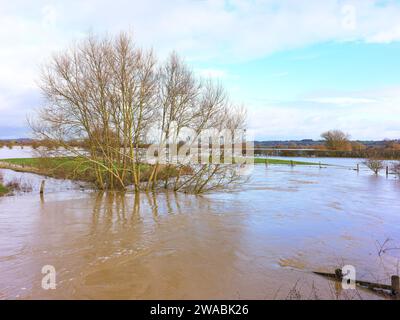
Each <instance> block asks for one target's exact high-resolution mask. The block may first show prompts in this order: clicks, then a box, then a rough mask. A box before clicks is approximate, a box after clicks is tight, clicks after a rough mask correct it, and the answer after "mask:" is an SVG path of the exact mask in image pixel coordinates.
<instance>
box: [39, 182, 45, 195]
mask: <svg viewBox="0 0 400 320" xmlns="http://www.w3.org/2000/svg"><path fill="white" fill-rule="evenodd" d="M45 183H46V180H42V183H41V184H40V194H41V195H43V194H44V185H45Z"/></svg>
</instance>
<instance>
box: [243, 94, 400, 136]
mask: <svg viewBox="0 0 400 320" xmlns="http://www.w3.org/2000/svg"><path fill="white" fill-rule="evenodd" d="M360 96H362V97H363V98H357V97H360ZM344 104H345V105H346V108H343V106H344ZM399 106H400V87H392V88H382V89H380V90H371V91H366V92H347V96H346V97H343V96H340V97H339V96H338V97H332V95H329V94H327V95H326V97H323V96H320V97H318V98H315V99H312V98H310V99H305V100H299V101H291V102H282V103H278V102H275V103H274V102H271V103H257V104H254V105H252V106H251V107H250V112H249V118H250V119H249V120H250V121H249V122H250V126H251V128H252V129H253V130H254V131H255V134H256V137H257V138H258V139H259V140H260V139H276V140H279V139H290V138H293V139H303V138H313V139H318V138H319V133H322V132H324V131H326V130H329V129H341V130H343V131H345V132H348V133H350V134H351V136H352V138H354V139H373V140H376V139H385V138H393V139H394V138H396V139H398V138H399V137H400V117H399V116H398V115H399V113H400V111H399Z"/></svg>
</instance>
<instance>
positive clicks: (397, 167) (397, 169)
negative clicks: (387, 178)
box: [392, 161, 400, 178]
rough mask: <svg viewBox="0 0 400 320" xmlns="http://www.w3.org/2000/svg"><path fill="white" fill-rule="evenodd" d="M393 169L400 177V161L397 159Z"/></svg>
mask: <svg viewBox="0 0 400 320" xmlns="http://www.w3.org/2000/svg"><path fill="white" fill-rule="evenodd" d="M392 171H393V173H394V174H395V175H397V177H399V178H400V161H397V162H396V163H394V164H393V165H392Z"/></svg>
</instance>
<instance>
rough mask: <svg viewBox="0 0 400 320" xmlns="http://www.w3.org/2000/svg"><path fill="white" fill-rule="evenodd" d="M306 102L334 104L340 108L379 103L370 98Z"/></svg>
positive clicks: (336, 98) (320, 99)
mask: <svg viewBox="0 0 400 320" xmlns="http://www.w3.org/2000/svg"><path fill="white" fill-rule="evenodd" d="M306 101H309V102H316V103H321V104H334V105H338V106H351V105H357V104H363V105H365V104H368V103H375V102H377V100H376V99H369V98H353V97H321V98H313V99H308V100H306Z"/></svg>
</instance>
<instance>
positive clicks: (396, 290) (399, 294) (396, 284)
mask: <svg viewBox="0 0 400 320" xmlns="http://www.w3.org/2000/svg"><path fill="white" fill-rule="evenodd" d="M392 294H393V295H394V296H395V297H396V298H397V299H399V298H400V278H399V276H392Z"/></svg>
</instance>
